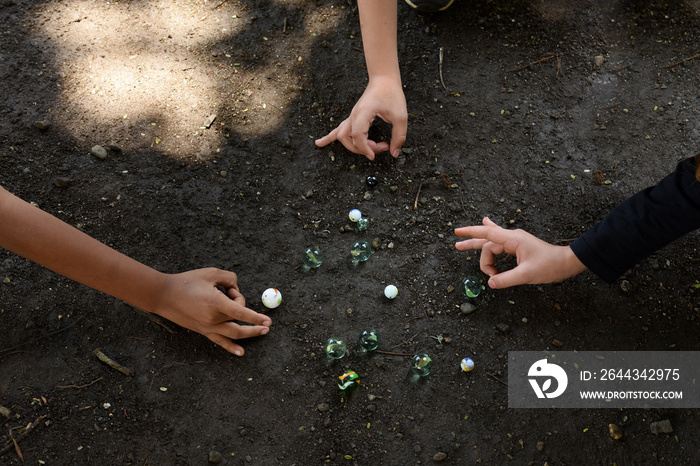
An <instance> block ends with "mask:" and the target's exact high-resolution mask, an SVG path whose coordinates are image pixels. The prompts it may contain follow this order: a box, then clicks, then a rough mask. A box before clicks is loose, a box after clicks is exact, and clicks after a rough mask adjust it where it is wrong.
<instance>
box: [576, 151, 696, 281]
mask: <svg viewBox="0 0 700 466" xmlns="http://www.w3.org/2000/svg"><path fill="white" fill-rule="evenodd" d="M698 228H700V183H699V182H698V181H697V180H696V179H695V159H694V158H692V159H687V160H684V161H683V162H681V163H679V164H678V166H677V167H676V170H675V171H674V172H673V173H671V174H670V175H668V176H667V177H666V178H664V179H663V180H661V181H660V182H659V184H657V185H656V186H654V187H651V188H647V189H645V190H643V191H641V192H639V193H637V194H635V195H634V196H632V197H631V198H629V199H628V200H627V201H625V202H624V203H622V204H621V205H620V206H618V207H617V208H615V209H614V210H613V211H612V212H610V214H608V215H607V216H606V217H605V218H604V219H603V220H602V221H601V222H600V223H598V224H597V225H595V226H594V227H593V228H591V229H590V230H589V231H587V232H586V233H585V234H583V235H582V236H581V238H579V239H578V240H576V241H575V242H574V243H572V244H571V249H572V250H573V251H574V253H575V254H576V256H577V257H578V258H579V259H580V260H581V262H583V263H584V264H585V265H586V266H587V267H588V268H589V269H590V270H591V271H592V272H593V273H595V274H596V275H598V276H599V277H600V278H602V279H603V280H605V281H607V282H613V281H615V280H616V279H617V278H618V277H619V276H620V275H622V274H623V273H625V272H626V271H627V270H629V269H630V268H631V267H632V266H633V265H634V264H636V263H637V262H639V261H640V260H642V259H644V258H645V257H647V256H648V255H650V254H651V253H653V252H654V251H656V250H658V249H660V248H662V247H663V246H665V245H666V244H668V243H670V242H671V241H673V240H675V239H677V238H679V237H681V236H683V235H684V234H686V233H688V232H690V231H693V230H696V229H698Z"/></svg>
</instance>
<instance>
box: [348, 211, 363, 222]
mask: <svg viewBox="0 0 700 466" xmlns="http://www.w3.org/2000/svg"><path fill="white" fill-rule="evenodd" d="M348 217H349V218H350V220H351V221H353V222H357V221H358V220H360V219H361V218H362V212H360V211H359V210H358V209H352V210H351V211H350V213H349V214H348Z"/></svg>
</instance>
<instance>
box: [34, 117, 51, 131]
mask: <svg viewBox="0 0 700 466" xmlns="http://www.w3.org/2000/svg"><path fill="white" fill-rule="evenodd" d="M34 126H36V127H37V128H39V129H40V130H42V131H44V130H46V129H49V126H51V122H50V121H49V120H41V121H37V122H36V123H34Z"/></svg>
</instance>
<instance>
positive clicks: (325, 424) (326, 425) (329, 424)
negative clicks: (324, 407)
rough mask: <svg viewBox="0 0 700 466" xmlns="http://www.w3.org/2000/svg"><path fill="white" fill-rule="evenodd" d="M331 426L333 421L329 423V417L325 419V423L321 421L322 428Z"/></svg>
mask: <svg viewBox="0 0 700 466" xmlns="http://www.w3.org/2000/svg"><path fill="white" fill-rule="evenodd" d="M332 424H333V421H331V418H330V417H327V418H326V420H325V421H323V427H330V426H331V425H332Z"/></svg>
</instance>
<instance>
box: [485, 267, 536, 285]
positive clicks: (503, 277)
mask: <svg viewBox="0 0 700 466" xmlns="http://www.w3.org/2000/svg"><path fill="white" fill-rule="evenodd" d="M526 283H528V282H527V281H526V280H525V277H524V276H523V274H522V272H521V271H520V270H518V268H517V267H516V268H514V269H512V270H508V271H506V272H501V273H499V274H496V275H492V276H491V278H489V287H490V288H492V289H494V290H500V289H501V288H510V287H511V286H517V285H524V284H526Z"/></svg>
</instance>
